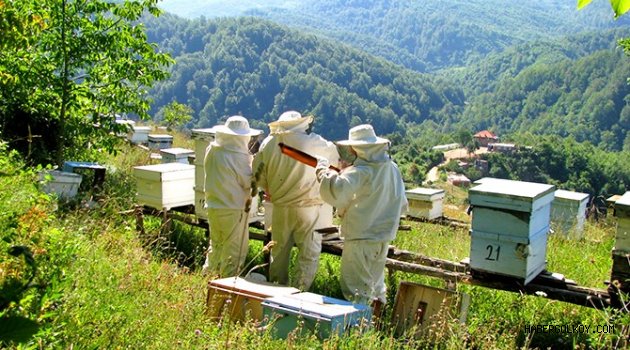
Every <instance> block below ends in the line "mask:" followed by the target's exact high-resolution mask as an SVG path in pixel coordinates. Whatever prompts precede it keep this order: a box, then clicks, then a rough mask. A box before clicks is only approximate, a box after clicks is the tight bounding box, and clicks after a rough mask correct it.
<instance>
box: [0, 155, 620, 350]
mask: <svg viewBox="0 0 630 350" xmlns="http://www.w3.org/2000/svg"><path fill="white" fill-rule="evenodd" d="M2 162H4V163H8V164H13V165H12V166H7V167H5V168H3V169H8V170H4V172H3V173H2V174H0V199H1V200H0V229H2V232H0V233H2V235H3V236H2V237H3V240H2V241H0V278H2V281H0V285H2V286H3V290H4V287H6V285H7V284H6V283H5V282H6V281H9V280H11V281H16V280H21V279H23V278H24V277H27V275H28V268H27V266H26V265H25V263H24V258H23V257H14V256H11V255H10V254H8V253H7V251H8V249H9V248H10V247H11V246H14V245H22V246H27V247H29V249H30V250H31V251H32V252H33V256H34V260H35V262H36V263H37V266H38V277H37V280H36V281H35V283H34V284H33V286H32V287H30V288H29V289H28V290H27V291H26V292H25V293H23V294H21V295H20V296H19V298H17V299H16V300H13V301H12V302H11V304H10V306H9V307H7V308H5V309H4V310H0V322H4V323H2V324H3V325H6V324H8V323H7V320H9V319H12V320H14V321H16V320H17V321H19V322H21V323H19V324H18V325H26V326H30V327H31V328H29V329H30V332H29V333H28V334H26V333H25V334H22V337H13V338H11V337H7V336H6V334H5V336H3V335H2V334H3V333H2V332H3V329H2V327H0V342H2V343H1V346H3V347H8V348H19V349H31V348H68V349H69V348H77V349H84V348H133V349H173V348H184V349H219V348H229V349H251V348H256V349H274V350H275V349H277V348H289V349H356V348H364V349H417V348H436V349H464V348H466V349H468V348H476V349H487V348H492V349H495V348H505V349H513V348H521V347H537V348H554V349H555V348H601V349H607V348H614V347H617V346H620V343H619V339H620V333H622V332H624V331H625V332H626V333H623V334H622V335H621V336H627V334H628V333H627V330H622V326H626V327H627V325H628V319H629V318H628V316H626V315H617V314H616V313H615V312H614V311H612V310H606V311H600V310H594V309H591V308H586V307H579V306H576V305H573V304H567V303H563V302H559V301H554V300H549V299H546V298H543V297H539V296H527V295H519V294H518V293H510V292H503V291H497V290H492V289H487V288H482V287H476V286H470V285H465V284H458V285H457V286H456V288H457V291H459V292H460V293H467V294H469V295H470V296H471V304H470V307H469V309H468V317H467V322H466V323H465V324H459V323H457V322H450V321H449V322H447V323H448V325H449V326H448V327H445V328H440V327H433V328H431V329H430V330H431V332H430V333H429V334H428V335H427V336H426V337H424V338H421V339H413V338H411V337H395V336H394V335H393V331H392V329H391V327H390V326H389V323H388V322H389V318H390V317H391V314H390V313H391V307H392V306H393V303H394V298H395V295H396V291H397V286H398V284H399V283H400V282H401V281H413V282H419V283H423V284H427V285H432V286H436V287H444V282H443V281H442V280H440V279H436V278H430V277H426V276H419V275H415V274H410V273H402V272H393V271H390V272H388V275H387V283H388V288H389V292H388V310H389V312H388V313H386V316H385V319H384V325H383V327H382V328H381V330H378V331H377V330H370V331H368V332H365V333H358V332H354V333H351V334H349V335H347V336H344V337H341V338H339V337H333V338H331V339H328V340H324V341H321V340H318V339H315V338H314V337H308V336H304V337H296V338H290V339H287V340H274V339H272V337H271V336H270V334H269V333H268V332H265V331H262V330H260V329H258V328H257V327H256V325H254V324H251V323H246V324H237V323H233V322H229V320H227V319H224V320H221V321H219V322H213V321H211V320H209V319H208V318H207V317H205V315H204V311H205V305H204V303H205V297H206V292H207V283H208V279H207V278H206V277H204V276H202V275H201V272H200V265H201V263H202V261H203V252H204V250H205V247H206V246H207V238H206V237H205V231H204V230H202V229H199V228H191V227H188V226H186V225H179V224H177V225H174V230H173V232H172V233H168V234H164V233H163V232H162V230H161V225H162V223H161V221H160V220H159V219H157V218H150V217H147V218H146V226H145V227H146V234H145V236H140V235H139V234H138V232H136V230H135V219H134V218H133V216H131V215H128V214H126V212H127V211H128V210H129V209H132V208H133V206H134V202H135V199H134V198H135V197H134V192H135V185H134V181H133V178H132V177H131V176H130V173H131V168H132V167H133V166H135V165H139V164H147V163H149V162H151V160H150V158H148V156H147V154H146V153H145V152H144V151H142V150H140V149H137V148H130V147H125V148H124V149H123V150H122V151H121V153H120V154H119V155H118V156H116V157H112V158H109V159H105V160H104V163H107V164H108V173H107V178H106V184H105V188H104V191H103V192H101V193H100V194H93V193H87V194H86V193H84V194H80V198H78V199H77V200H76V201H74V202H72V203H62V202H58V201H56V200H55V199H54V198H50V197H49V196H46V195H43V194H41V192H39V191H38V189H37V186H36V185H35V181H34V178H35V175H34V173H33V172H28V171H27V172H25V171H22V170H20V169H22V168H23V165H22V164H21V163H20V161H19V159H18V158H17V157H16V156H15V155H9V154H8V153H7V152H6V150H0V164H3V163H2ZM451 193H453V195H452V199H449V203H448V204H451V205H454V206H457V207H463V206H464V205H465V201H464V200H463V199H462V198H461V196H462V193H464V194H465V192H461V191H460V190H453V191H452V192H451ZM90 201H92V202H95V203H96V205H93V204H92V205H87V203H89V202H90ZM406 224H409V225H410V226H411V231H400V232H399V233H398V237H397V239H396V240H395V241H394V242H393V244H394V245H395V246H396V247H398V248H399V249H406V250H411V251H415V252H418V253H421V254H424V255H428V256H433V257H439V258H443V259H449V260H453V261H459V260H461V259H463V258H465V257H467V256H468V255H469V249H470V237H469V234H468V230H467V229H456V228H450V227H445V226H440V225H434V224H430V223H416V222H406ZM613 237H614V226H613V225H612V224H611V223H610V222H609V221H606V222H603V223H590V222H589V223H587V225H586V231H585V238H584V239H582V240H568V239H565V238H563V237H562V234H561V233H558V234H555V235H551V236H550V237H549V244H548V252H547V261H548V264H547V268H548V270H550V271H553V272H558V273H562V274H564V275H565V276H566V277H567V278H570V279H574V280H576V281H577V282H578V283H579V284H581V285H585V286H590V287H596V288H605V285H603V283H602V282H603V281H604V280H607V279H609V275H610V268H611V261H610V250H611V247H612V245H613ZM261 249H262V244H261V243H260V242H251V244H250V252H249V255H248V256H249V258H248V259H254V261H253V262H252V266H253V265H255V264H259V263H261V262H262V257H261V254H260V250H261ZM294 261H295V260H294ZM338 276H339V258H338V257H336V256H331V255H328V254H323V255H322V257H321V261H320V266H319V270H318V274H317V277H316V279H315V282H314V283H313V287H312V291H314V292H316V293H320V294H325V295H329V296H333V297H341V292H340V289H339V283H338ZM536 324H556V325H560V324H584V325H589V326H591V327H594V326H596V325H614V326H615V327H616V328H615V330H616V333H615V334H597V333H592V334H576V333H574V334H536V335H534V336H532V335H531V334H527V333H526V332H525V326H527V325H536ZM5 333H6V331H5Z"/></svg>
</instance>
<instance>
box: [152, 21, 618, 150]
mask: <svg viewBox="0 0 630 350" xmlns="http://www.w3.org/2000/svg"><path fill="white" fill-rule="evenodd" d="M147 27H148V35H149V39H150V40H152V41H155V42H157V43H158V44H159V45H160V47H161V48H162V49H163V50H166V51H168V52H170V53H171V54H172V55H173V56H174V57H176V62H177V63H176V64H175V65H174V66H173V67H172V75H171V78H170V79H169V80H167V81H165V82H163V83H160V84H158V85H157V87H156V88H155V89H154V93H153V98H154V101H155V103H154V104H153V112H154V113H157V115H158V118H159V115H160V113H159V111H160V109H161V108H162V107H163V106H165V105H167V104H168V103H170V102H172V101H177V102H180V103H184V104H187V105H189V106H190V107H192V109H193V111H194V116H193V120H192V121H191V122H190V124H189V126H198V127H203V126H210V125H214V124H215V123H217V122H218V121H219V120H220V119H221V118H222V117H224V116H226V115H229V114H236V113H241V114H243V115H245V116H247V117H249V118H251V119H253V120H255V121H257V122H255V123H254V124H255V125H257V126H259V127H264V126H265V125H264V124H263V123H261V122H268V121H270V120H273V119H274V118H275V117H276V116H277V115H278V114H279V113H281V112H282V111H283V110H286V109H298V110H300V111H304V112H310V113H313V114H314V115H316V116H317V117H318V118H317V122H316V125H315V126H316V130H317V131H319V132H321V133H322V134H324V135H325V136H327V137H329V138H332V139H337V138H341V137H344V136H345V130H347V129H348V128H349V127H351V126H354V125H357V124H359V123H364V122H369V123H372V124H374V126H375V127H376V129H377V130H378V131H379V132H380V133H383V134H388V133H400V134H401V135H406V134H407V133H408V132H409V131H410V130H412V129H417V128H419V127H420V128H429V129H430V131H431V132H432V133H433V134H434V135H435V133H436V132H444V133H450V132H453V131H454V130H457V129H459V128H462V127H465V128H467V129H469V130H471V131H476V130H481V129H493V130H494V131H496V132H499V133H500V134H506V133H515V132H519V133H520V132H526V131H532V132H536V133H541V134H558V135H561V136H567V135H572V136H573V137H574V138H575V139H576V140H578V141H589V142H591V143H593V144H595V145H600V146H601V147H603V148H604V149H608V150H621V149H622V148H623V147H624V144H625V145H626V146H625V147H630V139H628V137H627V133H628V129H629V126H630V124H629V123H630V121H629V120H630V119H629V118H630V117H628V115H630V107H625V106H626V95H628V93H629V92H630V90H629V87H628V84H627V83H626V79H627V77H628V76H630V64H628V62H627V61H626V58H625V56H624V54H623V52H622V51H621V50H619V49H616V48H615V47H616V40H618V39H619V38H621V37H624V36H627V35H630V31H629V30H627V29H616V30H608V31H604V32H602V31H599V32H596V33H591V34H579V35H575V36H572V37H567V38H565V39H563V40H560V41H556V42H554V43H553V44H550V43H549V42H547V41H540V42H531V43H527V44H523V45H519V46H515V47H513V48H510V49H508V50H506V51H504V52H502V53H499V54H494V55H491V56H489V57H488V58H487V59H486V60H485V61H484V62H483V63H480V64H477V65H471V66H469V67H467V68H458V69H451V70H446V71H443V73H442V74H440V75H436V74H423V73H417V72H414V71H411V70H407V69H404V68H402V67H400V66H397V65H394V64H392V63H389V62H387V61H385V60H382V59H379V58H376V57H375V56H371V55H369V54H366V53H364V52H362V51H359V50H356V49H353V48H351V47H348V46H345V45H341V44H339V43H338V42H333V41H328V40H325V39H321V38H320V37H317V36H314V35H311V34H305V33H303V32H299V31H296V30H291V29H288V28H287V27H283V26H280V25H277V24H274V23H272V22H268V21H265V20H260V19H256V18H238V19H228V18H225V19H217V20H207V19H203V18H202V19H197V20H184V19H181V18H178V17H176V16H164V17H162V18H160V19H159V20H154V21H147ZM576 121H578V122H576ZM418 125H420V126H418ZM435 144H437V142H435V143H433V145H435Z"/></svg>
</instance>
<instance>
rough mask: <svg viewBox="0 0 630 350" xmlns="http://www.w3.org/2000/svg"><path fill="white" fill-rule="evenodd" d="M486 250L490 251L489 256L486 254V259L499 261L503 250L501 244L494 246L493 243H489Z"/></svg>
mask: <svg viewBox="0 0 630 350" xmlns="http://www.w3.org/2000/svg"><path fill="white" fill-rule="evenodd" d="M486 250H487V251H488V256H486V260H490V261H498V260H499V253H500V252H501V246H500V245H498V246H496V247H495V246H493V245H492V244H488V246H487V247H486Z"/></svg>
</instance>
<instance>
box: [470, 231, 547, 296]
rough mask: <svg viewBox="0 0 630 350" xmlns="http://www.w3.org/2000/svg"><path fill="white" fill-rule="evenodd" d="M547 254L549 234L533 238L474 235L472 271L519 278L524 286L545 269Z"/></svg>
mask: <svg viewBox="0 0 630 350" xmlns="http://www.w3.org/2000/svg"><path fill="white" fill-rule="evenodd" d="M546 253H547V232H546V231H541V232H539V233H538V234H536V235H534V236H532V237H517V236H509V235H500V234H496V233H487V232H481V231H473V232H472V234H471V244H470V267H471V269H473V270H480V271H486V272H490V273H495V274H502V275H506V276H511V277H516V278H518V279H522V280H524V283H525V284H527V283H529V282H530V281H531V280H532V279H534V278H535V277H536V276H537V275H538V274H539V273H540V272H542V271H543V270H544V269H545V266H546V264H545V256H546Z"/></svg>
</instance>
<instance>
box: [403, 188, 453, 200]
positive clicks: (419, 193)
mask: <svg viewBox="0 0 630 350" xmlns="http://www.w3.org/2000/svg"><path fill="white" fill-rule="evenodd" d="M405 194H406V195H407V198H411V199H425V198H426V199H429V198H431V197H433V198H435V199H438V198H443V197H444V190H442V189H436V188H424V187H416V188H414V189H411V190H407V191H406V192H405Z"/></svg>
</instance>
